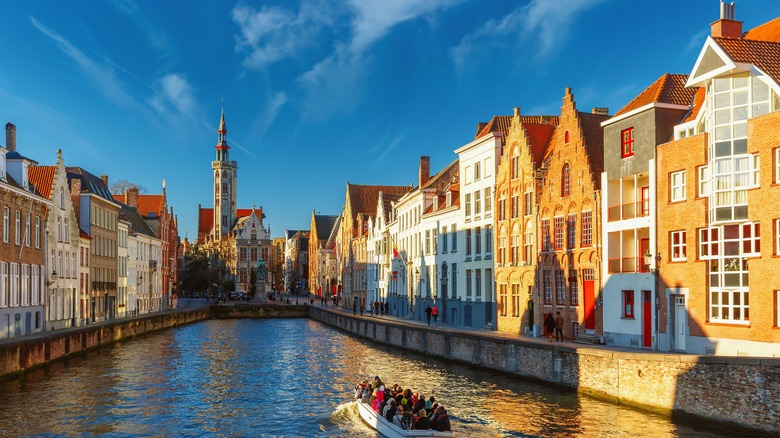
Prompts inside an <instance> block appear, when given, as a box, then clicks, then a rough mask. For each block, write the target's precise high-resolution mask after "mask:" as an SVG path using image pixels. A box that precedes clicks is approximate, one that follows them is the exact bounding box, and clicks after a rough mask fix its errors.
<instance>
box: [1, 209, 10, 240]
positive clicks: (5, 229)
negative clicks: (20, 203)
mask: <svg viewBox="0 0 780 438" xmlns="http://www.w3.org/2000/svg"><path fill="white" fill-rule="evenodd" d="M10 214H11V212H10V211H9V210H8V207H5V208H4V209H3V242H5V243H8V225H9V222H8V221H9V216H10Z"/></svg>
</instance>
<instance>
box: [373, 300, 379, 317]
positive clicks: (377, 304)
mask: <svg viewBox="0 0 780 438" xmlns="http://www.w3.org/2000/svg"><path fill="white" fill-rule="evenodd" d="M377 315H379V301H374V316H377Z"/></svg>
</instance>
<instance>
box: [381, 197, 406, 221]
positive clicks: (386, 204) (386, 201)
mask: <svg viewBox="0 0 780 438" xmlns="http://www.w3.org/2000/svg"><path fill="white" fill-rule="evenodd" d="M402 196H403V195H399V194H390V195H388V194H386V193H384V192H382V212H383V213H384V215H385V217H384V218H383V219H384V220H385V223H388V222H390V220H391V219H392V217H391V213H392V212H393V203H394V202H398V200H399V199H401V197H402Z"/></svg>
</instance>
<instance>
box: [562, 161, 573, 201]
mask: <svg viewBox="0 0 780 438" xmlns="http://www.w3.org/2000/svg"><path fill="white" fill-rule="evenodd" d="M570 178H571V167H569V163H566V164H564V165H563V170H562V171H561V196H569V194H570V192H569V180H570Z"/></svg>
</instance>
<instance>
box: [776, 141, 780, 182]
mask: <svg viewBox="0 0 780 438" xmlns="http://www.w3.org/2000/svg"><path fill="white" fill-rule="evenodd" d="M775 184H780V147H777V148H775Z"/></svg>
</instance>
